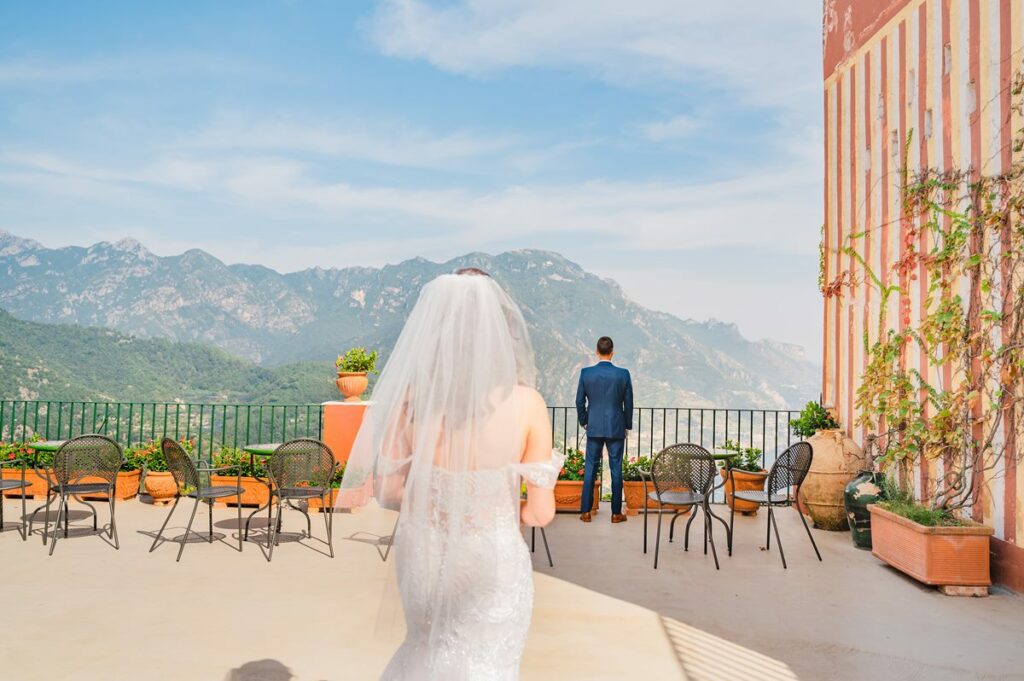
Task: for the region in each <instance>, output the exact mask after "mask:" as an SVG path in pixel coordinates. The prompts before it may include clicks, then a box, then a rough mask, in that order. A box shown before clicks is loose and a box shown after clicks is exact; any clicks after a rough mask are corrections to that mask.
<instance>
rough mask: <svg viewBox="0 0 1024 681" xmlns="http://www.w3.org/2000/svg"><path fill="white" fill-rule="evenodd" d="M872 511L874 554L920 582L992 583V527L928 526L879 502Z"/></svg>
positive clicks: (972, 584) (934, 583) (938, 584)
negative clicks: (990, 542)
mask: <svg viewBox="0 0 1024 681" xmlns="http://www.w3.org/2000/svg"><path fill="white" fill-rule="evenodd" d="M868 510H869V511H870V512H871V545H872V549H871V553H872V554H874V555H875V557H877V558H879V559H880V560H883V561H885V562H886V563H888V564H889V565H891V566H893V567H894V568H896V569H897V570H899V571H901V572H905V573H906V574H908V575H910V576H911V577H913V578H914V579H916V580H918V581H919V582H923V583H925V584H932V585H936V586H974V587H981V586H989V585H991V584H992V578H991V575H990V574H989V536H990V535H991V534H992V528H991V527H986V526H985V525H979V524H977V523H971V522H969V521H965V522H966V524H965V525H963V526H960V527H927V526H925V525H918V524H917V523H915V522H913V521H912V520H908V519H907V518H904V517H903V516H899V515H896V514H895V513H892V512H891V511H887V510H885V509H884V508H881V507H880V506H878V505H877V504H871V505H870V506H868Z"/></svg>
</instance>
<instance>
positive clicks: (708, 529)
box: [704, 502, 722, 570]
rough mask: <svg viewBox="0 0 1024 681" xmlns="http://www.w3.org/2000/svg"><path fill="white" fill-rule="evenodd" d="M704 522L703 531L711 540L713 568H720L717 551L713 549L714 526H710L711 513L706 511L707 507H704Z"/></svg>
mask: <svg viewBox="0 0 1024 681" xmlns="http://www.w3.org/2000/svg"><path fill="white" fill-rule="evenodd" d="M706 504H707V502H705V505H706ZM704 524H705V528H704V532H705V533H706V535H707V537H708V539H709V540H710V541H711V555H712V556H713V557H714V559H715V569H716V570H721V569H722V568H721V567H720V566H719V565H718V551H716V550H715V532H714V528H713V527H712V526H711V514H710V513H709V512H708V510H707V508H705V509H704ZM704 553H705V554H707V551H705V552H704Z"/></svg>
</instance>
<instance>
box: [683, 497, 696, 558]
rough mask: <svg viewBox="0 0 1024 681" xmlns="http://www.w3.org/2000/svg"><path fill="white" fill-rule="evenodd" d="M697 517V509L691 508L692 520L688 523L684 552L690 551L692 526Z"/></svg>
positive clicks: (684, 539)
mask: <svg viewBox="0 0 1024 681" xmlns="http://www.w3.org/2000/svg"><path fill="white" fill-rule="evenodd" d="M696 517H697V507H696V506H691V507H690V519H689V520H687V521H686V536H685V537H683V551H689V550H690V525H692V524H693V519H694V518H696Z"/></svg>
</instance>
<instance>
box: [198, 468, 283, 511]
mask: <svg viewBox="0 0 1024 681" xmlns="http://www.w3.org/2000/svg"><path fill="white" fill-rule="evenodd" d="M237 482H238V477H237V476H235V475H211V476H210V484H211V485H212V486H214V487H234V486H235V484H236V483H237ZM269 500H270V490H269V489H268V488H267V485H266V483H265V482H263V481H262V480H260V479H259V478H251V477H248V476H245V475H243V476H242V500H241V504H242V506H263V505H265V504H266V503H267V502H268V501H269ZM215 503H217V504H224V505H228V506H234V505H235V504H237V503H239V500H238V497H223V498H221V499H218V500H217V501H216V502H215Z"/></svg>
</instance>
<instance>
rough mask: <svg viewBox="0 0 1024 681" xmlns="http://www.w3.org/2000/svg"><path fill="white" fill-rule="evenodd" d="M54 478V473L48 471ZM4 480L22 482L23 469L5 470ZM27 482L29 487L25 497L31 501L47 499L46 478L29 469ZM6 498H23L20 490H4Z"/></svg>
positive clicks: (26, 472) (26, 477)
mask: <svg viewBox="0 0 1024 681" xmlns="http://www.w3.org/2000/svg"><path fill="white" fill-rule="evenodd" d="M47 472H48V473H49V474H50V475H51V476H52V475H53V471H52V470H47ZM3 479H4V480H21V469H20V468H4V469H3ZM25 482H26V483H28V485H29V487H28V488H27V489H26V494H25V496H26V497H27V498H29V499H45V498H46V478H44V477H43V476H41V475H39V474H38V473H36V472H35V470H34V469H32V468H28V469H26V470H25ZM4 496H5V497H21V490H20V489H8V490H4Z"/></svg>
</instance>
